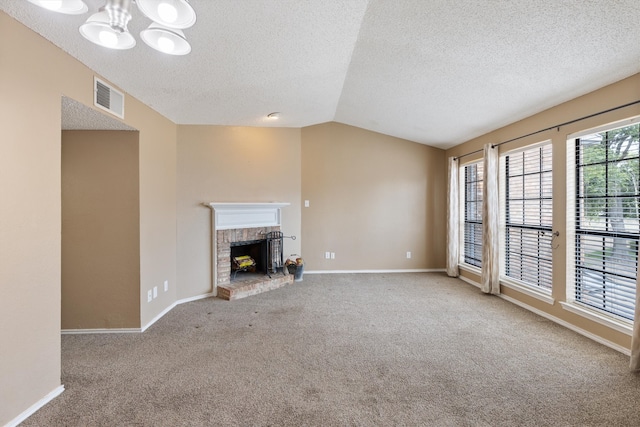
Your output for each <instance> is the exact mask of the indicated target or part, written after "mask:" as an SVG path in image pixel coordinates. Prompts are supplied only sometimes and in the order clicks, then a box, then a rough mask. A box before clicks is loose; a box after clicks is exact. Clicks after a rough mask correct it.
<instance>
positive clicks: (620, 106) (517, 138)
mask: <svg viewBox="0 0 640 427" xmlns="http://www.w3.org/2000/svg"><path fill="white" fill-rule="evenodd" d="M635 104H640V99H639V100H637V101H633V102H629V103H628V104H624V105H619V106H617V107H613V108H609V109H608V110H604V111H600V112H597V113H593V114H589V115H588V116H583V117H580V118H578V119H573V120H569V121H568V122H564V123H560V124H557V125H555V126H549V127H548V128H544V129H540V130H537V131H535V132H531V133H528V134H526V135H522V136H518V137H516V138H511V139H509V140H507V141H502V142H499V143H497V144H493V145H492V146H491V147H492V148H495V147H499V146H501V145H502V144H507V143H509V142H513V141H517V140H519V139H522V138H526V137H528V136H532V135H536V134H539V133H542V132H546V131H548V130H551V129H556V128H557V129H558V130H560V127H562V126H566V125H570V124H573V123H576V122H579V121H582V120H586V119H590V118H592V117H596V116H599V115H601V114H606V113H610V112H612V111H616V110H620V109H622V108H626V107H630V106H632V105H635ZM482 151H483V148H481V149H479V150H476V151H472V152H470V153H466V154H462V155H460V156H456V157H454V160H458V159H460V158H462V157H466V156H470V155H472V154H476V153H480V152H482Z"/></svg>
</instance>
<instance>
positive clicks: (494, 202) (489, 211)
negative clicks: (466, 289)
mask: <svg viewBox="0 0 640 427" xmlns="http://www.w3.org/2000/svg"><path fill="white" fill-rule="evenodd" d="M483 181H484V183H483V184H484V187H483V190H482V281H481V282H482V283H481V285H482V286H481V289H482V292H485V293H488V294H489V293H490V294H494V295H498V294H499V293H500V271H499V264H498V263H499V258H498V255H499V254H498V250H499V239H498V215H499V210H500V209H499V205H498V203H499V199H498V149H497V148H493V147H492V146H491V144H486V145H485V146H484V172H483Z"/></svg>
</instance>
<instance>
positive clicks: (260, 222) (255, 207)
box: [206, 202, 290, 230]
mask: <svg viewBox="0 0 640 427" xmlns="http://www.w3.org/2000/svg"><path fill="white" fill-rule="evenodd" d="M206 205H207V206H209V207H210V208H211V209H212V210H213V224H214V227H215V230H229V229H233V228H253V227H275V226H280V225H282V224H281V223H282V216H281V213H280V209H281V208H283V207H285V206H289V205H290V203H276V202H269V203H216V202H212V203H206Z"/></svg>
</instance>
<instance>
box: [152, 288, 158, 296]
mask: <svg viewBox="0 0 640 427" xmlns="http://www.w3.org/2000/svg"><path fill="white" fill-rule="evenodd" d="M153 297H154V298H158V287H157V286H154V287H153Z"/></svg>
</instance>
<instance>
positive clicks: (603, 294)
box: [575, 124, 640, 320]
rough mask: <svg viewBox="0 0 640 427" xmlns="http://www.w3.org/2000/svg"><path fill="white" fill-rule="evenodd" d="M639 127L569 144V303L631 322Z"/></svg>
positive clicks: (638, 228)
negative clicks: (572, 270)
mask: <svg viewBox="0 0 640 427" xmlns="http://www.w3.org/2000/svg"><path fill="white" fill-rule="evenodd" d="M639 130H640V124H635V125H632V126H626V127H622V128H617V129H612V130H608V131H604V132H598V133H594V134H591V135H587V136H584V137H581V138H577V139H576V140H575V153H576V178H577V179H576V215H575V230H576V237H575V248H576V252H575V266H576V283H575V300H576V301H578V302H581V303H583V304H586V305H589V306H591V307H593V308H596V309H598V310H602V311H605V312H608V313H612V314H615V315H618V316H622V317H625V318H627V319H631V320H633V317H634V308H635V294H636V273H637V269H638V240H639V237H640V214H639V212H640V206H639V201H640V191H639V187H640V178H639V176H640V173H639V172H640V155H639V154H640V153H639V149H638V146H639V139H638V134H639Z"/></svg>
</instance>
